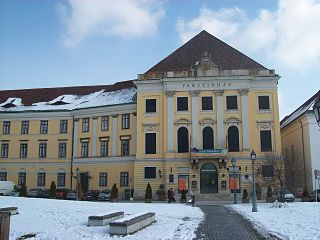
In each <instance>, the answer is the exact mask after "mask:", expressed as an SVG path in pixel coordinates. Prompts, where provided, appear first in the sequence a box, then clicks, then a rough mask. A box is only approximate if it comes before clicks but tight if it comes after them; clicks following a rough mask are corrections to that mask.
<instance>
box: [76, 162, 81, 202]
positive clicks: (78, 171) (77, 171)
mask: <svg viewBox="0 0 320 240" xmlns="http://www.w3.org/2000/svg"><path fill="white" fill-rule="evenodd" d="M76 174H77V185H76V200H79V175H80V170H79V168H77V169H76Z"/></svg>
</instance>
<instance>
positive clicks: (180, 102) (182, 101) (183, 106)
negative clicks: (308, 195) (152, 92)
mask: <svg viewBox="0 0 320 240" xmlns="http://www.w3.org/2000/svg"><path fill="white" fill-rule="evenodd" d="M177 111H188V97H178V98H177Z"/></svg>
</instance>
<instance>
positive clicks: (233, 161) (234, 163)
mask: <svg viewBox="0 0 320 240" xmlns="http://www.w3.org/2000/svg"><path fill="white" fill-rule="evenodd" d="M236 162H237V161H236V159H235V158H234V157H233V158H232V160H231V164H232V167H235V166H236Z"/></svg>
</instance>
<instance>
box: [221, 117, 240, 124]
mask: <svg viewBox="0 0 320 240" xmlns="http://www.w3.org/2000/svg"><path fill="white" fill-rule="evenodd" d="M224 123H225V124H226V125H227V126H239V125H240V123H241V121H240V119H239V118H235V117H232V118H228V119H226V120H225V121H224Z"/></svg>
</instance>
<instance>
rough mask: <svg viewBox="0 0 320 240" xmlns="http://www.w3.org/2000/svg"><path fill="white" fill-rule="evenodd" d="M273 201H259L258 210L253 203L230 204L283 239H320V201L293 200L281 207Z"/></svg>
mask: <svg viewBox="0 0 320 240" xmlns="http://www.w3.org/2000/svg"><path fill="white" fill-rule="evenodd" d="M272 205H273V204H272V203H258V205H257V208H258V212H252V205H251V204H238V205H229V207H231V208H233V209H234V210H236V211H237V212H239V213H240V214H241V215H243V216H244V217H245V218H247V219H249V220H250V221H251V222H252V223H253V224H254V225H256V226H257V228H258V229H260V230H261V228H262V229H265V230H266V231H268V232H269V233H271V234H273V235H276V236H278V237H280V238H282V239H290V240H302V239H303V240H307V239H320V203H316V202H293V203H287V206H284V207H281V208H275V207H272Z"/></svg>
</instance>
